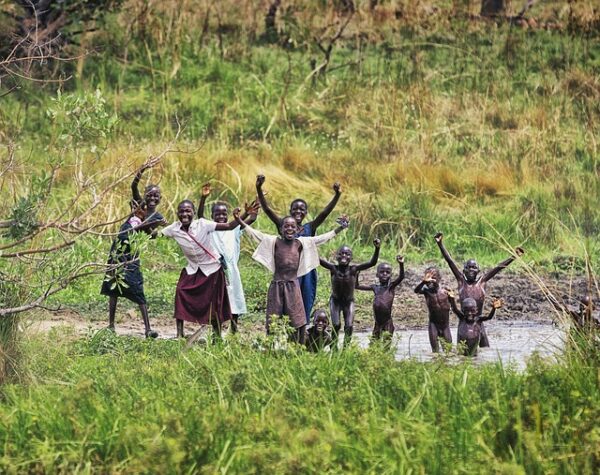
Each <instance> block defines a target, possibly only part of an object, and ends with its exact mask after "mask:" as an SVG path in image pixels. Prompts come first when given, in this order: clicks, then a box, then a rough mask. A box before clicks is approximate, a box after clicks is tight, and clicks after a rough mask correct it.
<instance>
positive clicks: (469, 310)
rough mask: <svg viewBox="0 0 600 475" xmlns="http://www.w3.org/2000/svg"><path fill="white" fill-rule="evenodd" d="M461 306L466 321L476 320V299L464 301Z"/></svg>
mask: <svg viewBox="0 0 600 475" xmlns="http://www.w3.org/2000/svg"><path fill="white" fill-rule="evenodd" d="M460 306H461V307H462V313H463V315H464V316H465V319H466V320H475V317H476V316H477V302H475V299H472V298H468V299H464V300H463V301H462V302H461V304H460Z"/></svg>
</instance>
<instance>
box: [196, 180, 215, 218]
mask: <svg viewBox="0 0 600 475" xmlns="http://www.w3.org/2000/svg"><path fill="white" fill-rule="evenodd" d="M211 191H212V189H211V187H210V183H205V184H204V185H202V193H201V194H200V202H199V203H198V213H197V216H198V219H200V218H204V205H205V204H206V198H208V195H210V192H211Z"/></svg>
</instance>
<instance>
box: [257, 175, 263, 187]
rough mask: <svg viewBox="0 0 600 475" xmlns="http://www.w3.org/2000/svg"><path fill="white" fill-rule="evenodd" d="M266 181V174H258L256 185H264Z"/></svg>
mask: <svg viewBox="0 0 600 475" xmlns="http://www.w3.org/2000/svg"><path fill="white" fill-rule="evenodd" d="M264 182H265V176H264V175H256V186H257V188H260V187H261V186H263V183H264Z"/></svg>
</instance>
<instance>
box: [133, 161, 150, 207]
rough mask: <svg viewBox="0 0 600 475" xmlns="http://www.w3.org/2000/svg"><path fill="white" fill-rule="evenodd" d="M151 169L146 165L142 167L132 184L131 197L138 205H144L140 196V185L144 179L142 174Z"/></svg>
mask: <svg viewBox="0 0 600 475" xmlns="http://www.w3.org/2000/svg"><path fill="white" fill-rule="evenodd" d="M148 168H150V167H148V166H146V165H142V167H141V168H140V169H139V170H138V171H137V173H136V174H135V177H133V181H132V182H131V197H132V198H133V201H135V202H136V203H137V204H138V205H139V204H141V203H142V201H143V199H142V195H140V190H139V188H138V185H139V184H140V180H141V179H142V174H143V173H144V172H145V171H146V170H147V169H148Z"/></svg>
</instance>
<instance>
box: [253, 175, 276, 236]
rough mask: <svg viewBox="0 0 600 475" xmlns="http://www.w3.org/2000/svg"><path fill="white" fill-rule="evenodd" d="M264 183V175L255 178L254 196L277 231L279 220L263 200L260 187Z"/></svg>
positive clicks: (265, 200)
mask: <svg viewBox="0 0 600 475" xmlns="http://www.w3.org/2000/svg"><path fill="white" fill-rule="evenodd" d="M264 182H265V176H264V175H258V176H257V177H256V195H257V196H258V202H259V203H260V206H261V207H262V209H263V210H264V212H265V214H266V215H267V216H268V217H269V219H270V220H271V221H273V224H275V226H277V229H279V227H280V226H281V218H280V217H279V216H277V214H276V213H275V211H273V210H272V209H271V207H270V206H269V204H268V203H267V199H266V198H265V194H264V193H263V190H262V185H263V183H264Z"/></svg>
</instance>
